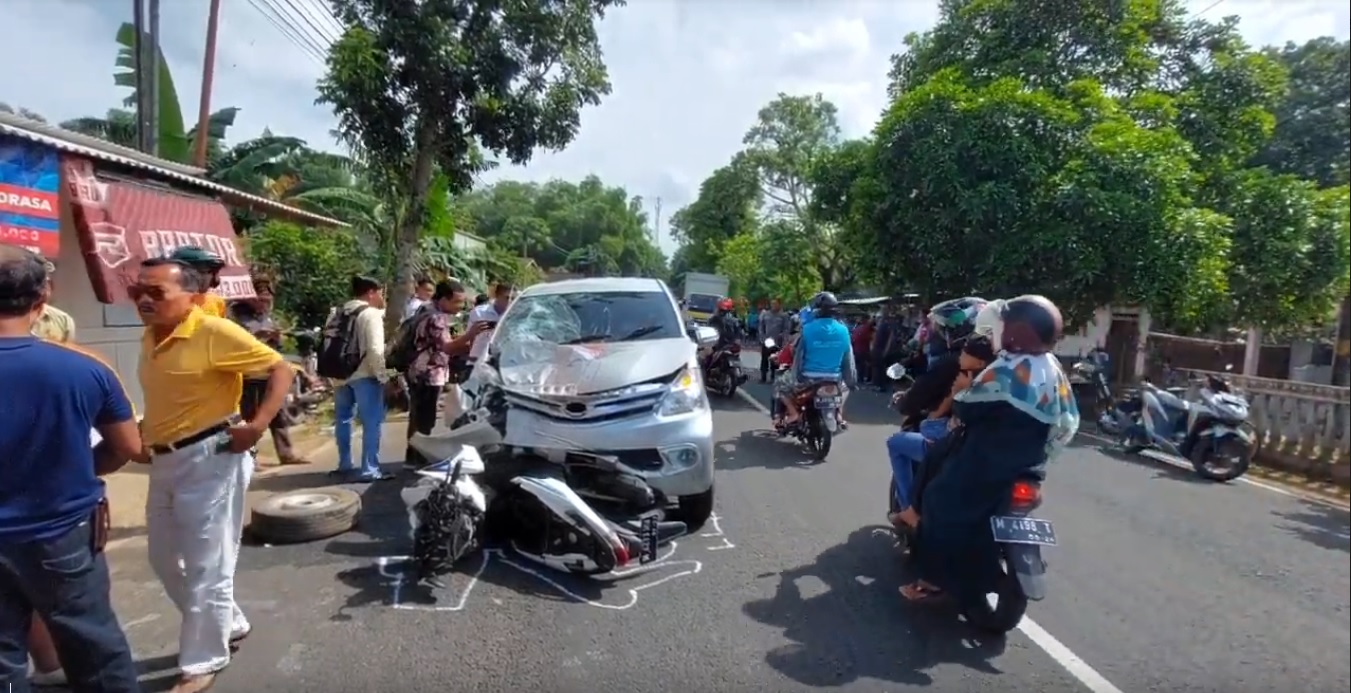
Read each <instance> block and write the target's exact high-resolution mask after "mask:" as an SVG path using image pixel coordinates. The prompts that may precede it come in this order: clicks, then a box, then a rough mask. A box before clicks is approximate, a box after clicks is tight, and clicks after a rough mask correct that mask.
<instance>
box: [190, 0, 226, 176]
mask: <svg viewBox="0 0 1351 693" xmlns="http://www.w3.org/2000/svg"><path fill="white" fill-rule="evenodd" d="M219 26H220V0H211V6H210V8H209V9H208V10H207V15H206V52H205V54H204V56H203V57H202V95H201V100H200V101H199V102H198V107H197V141H196V142H194V143H193V145H194V147H195V150H194V151H193V154H192V165H193V166H196V167H197V168H206V145H207V139H208V138H207V130H208V129H209V124H210V122H211V82H212V81H213V80H214V79H215V77H216V30H217V28H218V27H219Z"/></svg>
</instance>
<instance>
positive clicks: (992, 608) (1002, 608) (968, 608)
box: [962, 561, 1027, 635]
mask: <svg viewBox="0 0 1351 693" xmlns="http://www.w3.org/2000/svg"><path fill="white" fill-rule="evenodd" d="M994 596H995V598H996V600H995V603H994V604H991V603H990V599H989V595H983V597H982V598H981V599H980V601H978V602H976V603H972V604H964V605H962V614H963V615H964V616H966V621H967V623H970V624H971V625H972V626H973V627H975V628H976V629H977V630H982V631H985V632H987V633H991V634H994V635H1003V634H1005V633H1008V632H1009V631H1011V630H1013V629H1014V628H1017V627H1018V624H1019V623H1021V622H1022V620H1023V615H1024V614H1026V613H1027V595H1026V594H1023V586H1022V585H1020V584H1018V576H1017V575H1014V574H1013V573H1011V572H1009V569H1008V566H1007V565H1005V564H1003V562H1002V561H1001V566H1000V571H999V580H998V582H997V583H996V584H995V592H994Z"/></svg>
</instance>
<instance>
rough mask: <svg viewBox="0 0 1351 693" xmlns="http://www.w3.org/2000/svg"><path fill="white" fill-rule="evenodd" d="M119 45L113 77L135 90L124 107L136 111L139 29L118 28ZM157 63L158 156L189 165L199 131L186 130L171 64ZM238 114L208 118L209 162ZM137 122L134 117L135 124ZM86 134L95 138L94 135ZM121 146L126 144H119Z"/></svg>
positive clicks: (230, 110)
mask: <svg viewBox="0 0 1351 693" xmlns="http://www.w3.org/2000/svg"><path fill="white" fill-rule="evenodd" d="M143 40H145V41H149V40H150V37H149V35H143ZM117 43H118V45H119V46H120V48H119V49H118V51H117V62H116V65H117V68H118V70H117V71H116V72H114V73H113V82H114V83H116V84H117V85H118V86H119V87H127V88H129V89H131V90H132V93H131V95H130V96H128V97H127V98H126V99H124V100H123V105H124V106H126V107H127V108H134V107H135V106H136V100H137V91H136V87H137V84H136V27H135V26H133V25H132V24H131V23H125V24H123V25H122V26H121V27H119V28H118V30H117ZM157 50H158V49H157ZM157 62H158V63H159V82H158V84H157V87H158V89H159V94H158V101H159V103H158V104H156V105H155V108H156V109H157V113H158V115H159V121H158V124H159V127H158V130H159V132H158V138H157V139H158V152H157V154H158V156H159V157H160V158H161V159H168V160H170V161H177V162H181V163H188V162H189V161H191V160H192V153H193V149H194V146H195V143H196V141H197V136H198V133H197V128H196V127H192V128H186V127H185V124H184V121H183V109H182V107H181V106H180V104H179V101H178V90H177V89H176V88H175V87H174V78H173V75H172V74H171V73H170V71H169V62H168V61H167V60H165V59H164V53H163V52H162V51H161V52H160V54H159V59H158V61H157ZM238 113H239V109H238V108H223V109H221V110H219V111H216V112H215V113H212V114H211V115H210V116H209V117H208V119H207V131H206V137H207V138H208V140H207V147H208V150H207V152H208V161H209V160H210V159H211V155H212V154H218V153H219V152H220V143H221V141H222V140H224V139H225V133H226V130H228V129H229V128H230V126H232V125H234V124H235V116H236V115H237V114H238ZM80 120H82V121H83V120H90V119H80ZM134 120H135V119H134V117H133V122H134ZM85 132H87V133H88V134H93V133H92V132H88V131H85ZM134 132H135V131H134V130H133V133H134ZM95 136H97V135H95ZM134 143H135V136H134V134H133V140H132V144H134ZM118 144H126V143H124V142H118Z"/></svg>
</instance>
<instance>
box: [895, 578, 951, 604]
mask: <svg viewBox="0 0 1351 693" xmlns="http://www.w3.org/2000/svg"><path fill="white" fill-rule="evenodd" d="M900 591H901V597H902V598H903V599H905V600H906V601H908V602H910V603H911V604H924V603H927V602H933V601H935V600H937V599H939V598H941V597H944V596H946V594H944V592H943V590H942V589H940V588H938V587H934V586H933V585H930V584H927V583H925V582H924V581H923V580H917V581H915V582H912V583H910V584H908V585H901V590H900Z"/></svg>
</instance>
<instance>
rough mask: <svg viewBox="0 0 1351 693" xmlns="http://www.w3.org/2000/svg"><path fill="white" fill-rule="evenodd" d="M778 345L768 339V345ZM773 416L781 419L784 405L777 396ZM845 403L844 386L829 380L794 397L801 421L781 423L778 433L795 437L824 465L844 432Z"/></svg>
mask: <svg viewBox="0 0 1351 693" xmlns="http://www.w3.org/2000/svg"><path fill="white" fill-rule="evenodd" d="M773 343H774V340H773V339H766V340H765V345H766V346H768V345H771V344H773ZM789 368H791V366H788V365H783V366H779V367H778V368H776V369H775V374H776V377H777V375H781V374H782V373H784V372H785V371H787V370H788V369H789ZM771 397H772V399H771V402H770V408H769V410H770V415H771V416H773V417H774V418H775V419H777V418H778V414H779V409H780V408H781V407H782V406H783V404H782V403H781V402H780V401H779V398H778V397H777V396H771ZM843 402H844V391H843V390H842V389H841V386H840V383H838V382H832V381H829V380H826V381H820V382H815V383H810V384H808V385H806V386H804V387H801V388H798V390H797V391H796V392H794V393H793V404H794V405H795V406H797V409H798V413H799V415H798V418H797V421H795V422H793V423H791V424H786V423H779V424H777V425H776V426H775V428H774V430H775V432H776V433H778V434H779V436H781V437H787V436H792V437H793V438H796V439H797V440H798V441H799V442H801V443H802V444H803V446H805V447H806V448H807V453H808V454H810V455H811V456H812V459H813V460H816V461H817V462H824V461H825V460H826V456H827V455H829V454H830V446H831V444H832V442H833V440H834V437H835V433H836V432H838V431H839V430H840V418H839V411H840V405H841V404H842V403H843Z"/></svg>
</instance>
